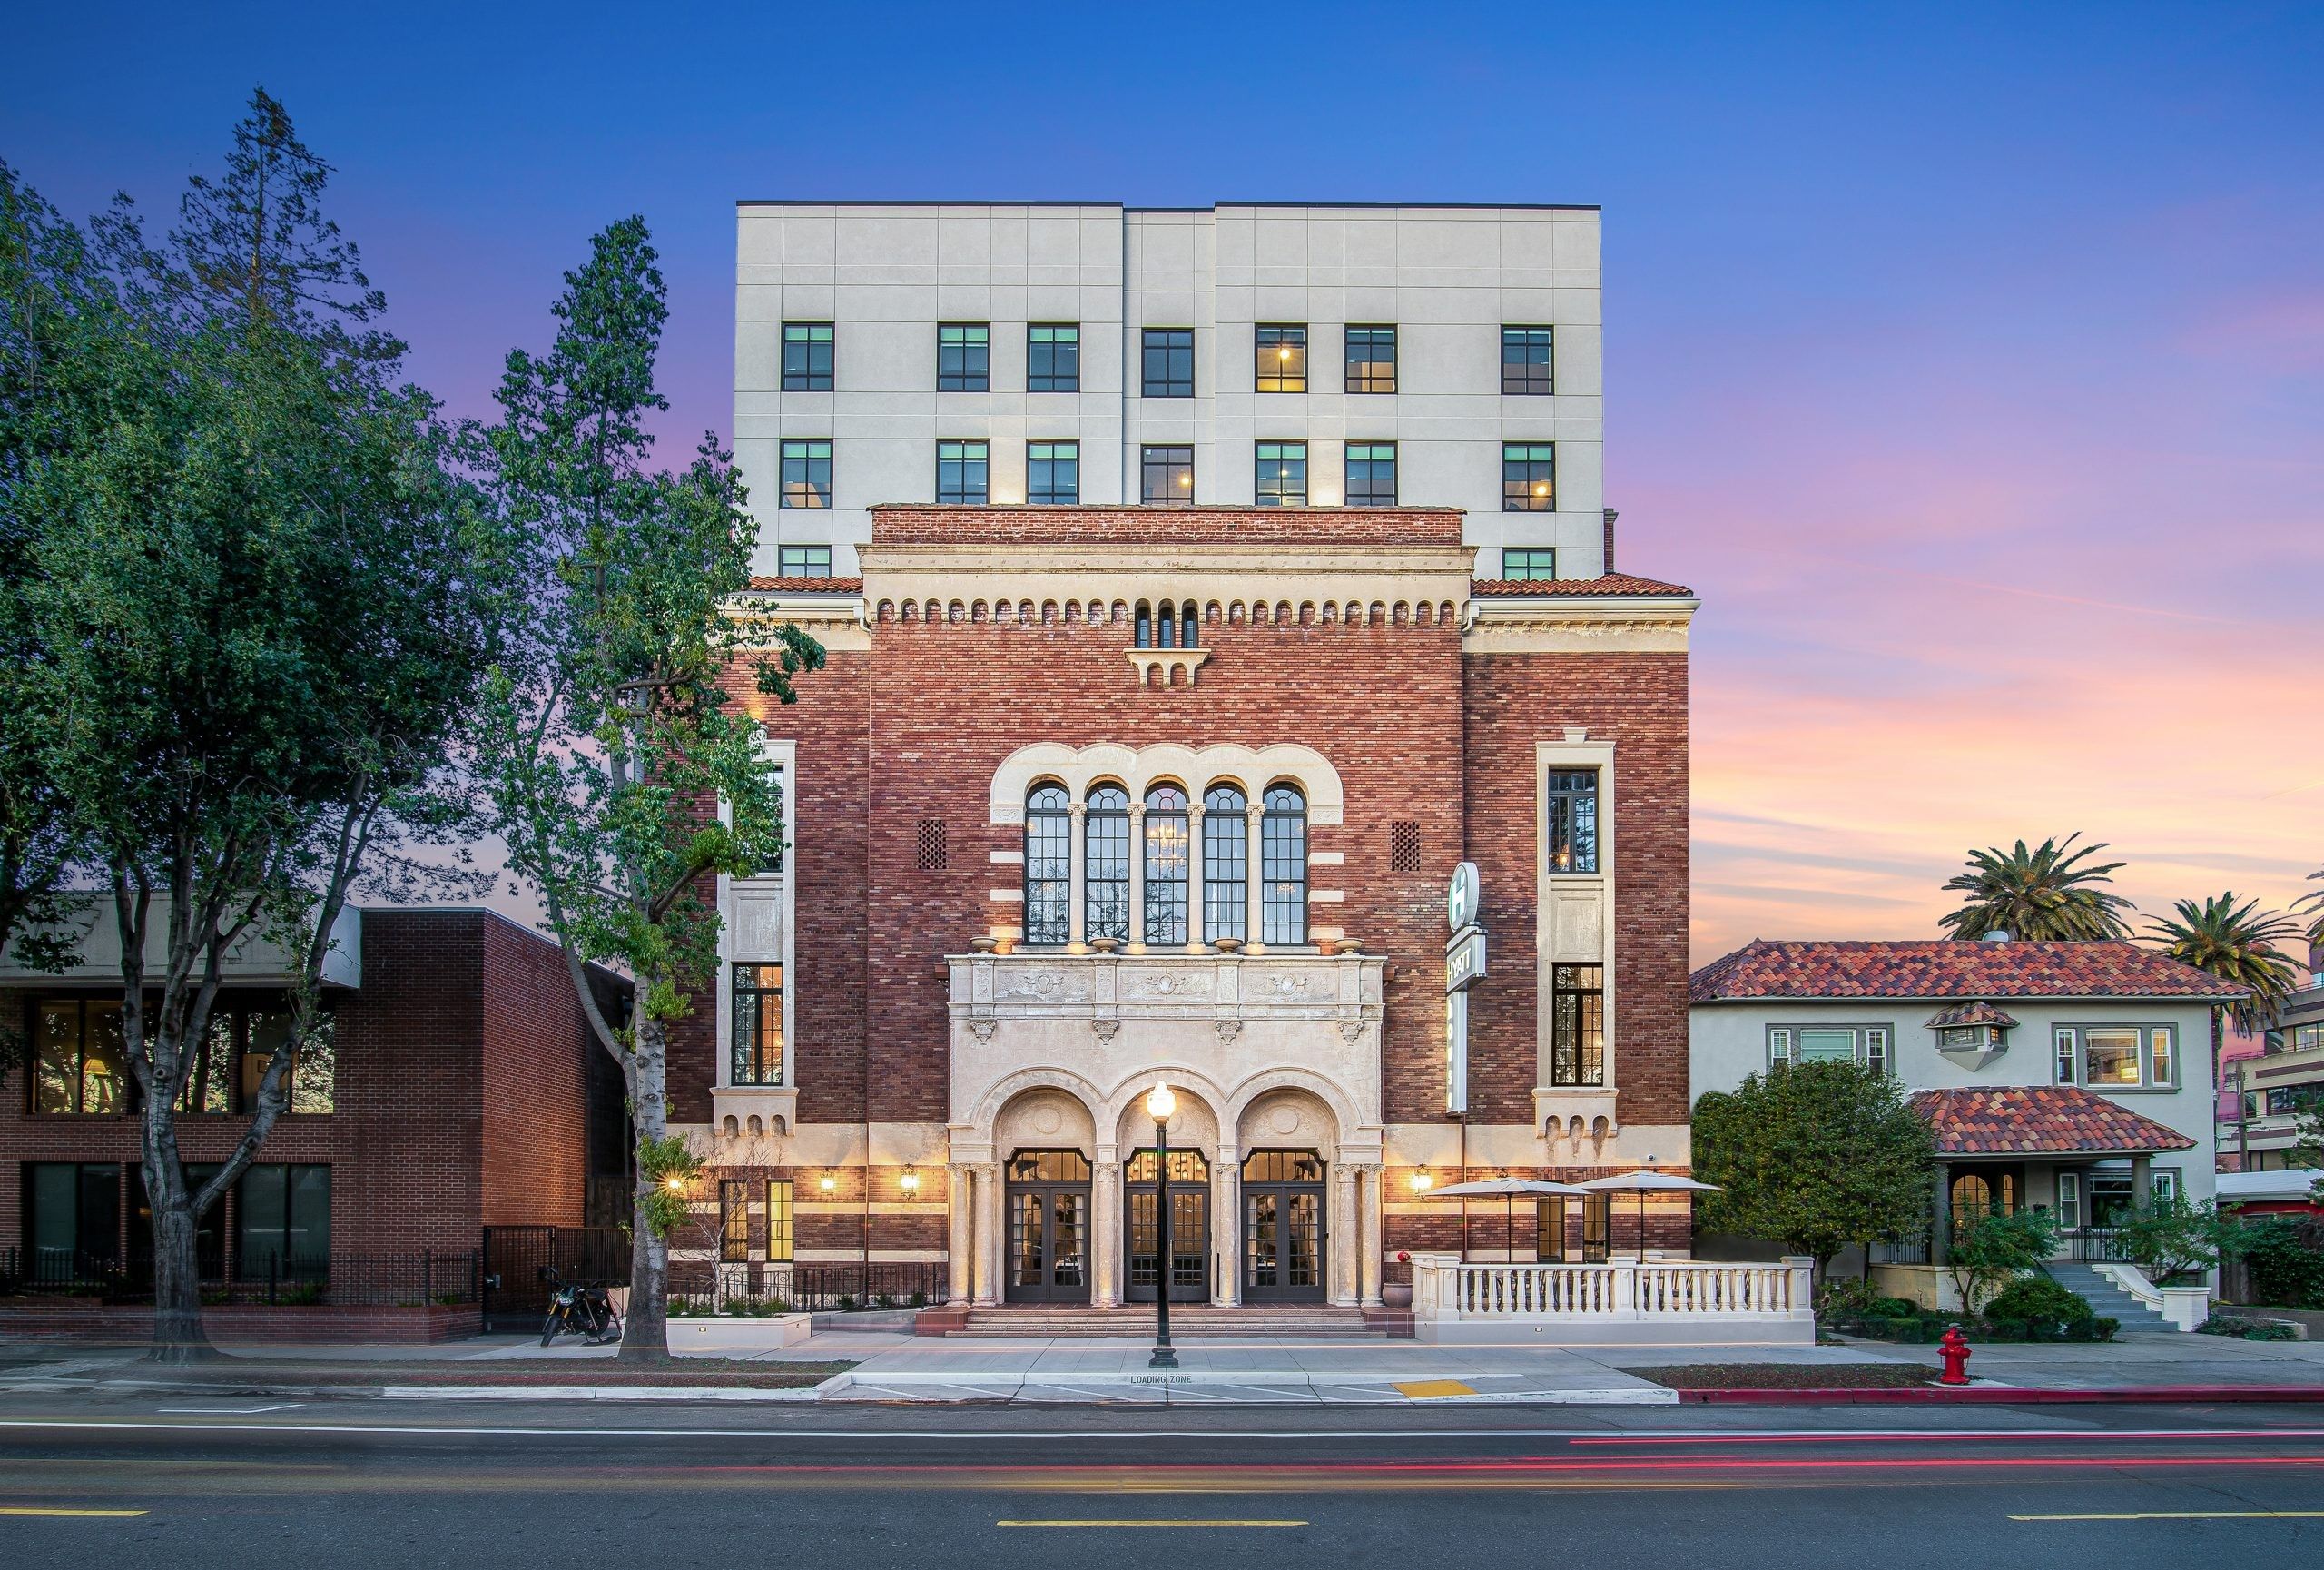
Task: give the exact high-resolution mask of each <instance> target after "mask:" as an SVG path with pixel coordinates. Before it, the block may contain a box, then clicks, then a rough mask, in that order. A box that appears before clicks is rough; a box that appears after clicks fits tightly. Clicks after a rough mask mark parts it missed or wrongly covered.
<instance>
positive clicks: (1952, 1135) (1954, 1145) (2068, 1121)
mask: <svg viewBox="0 0 2324 1570" xmlns="http://www.w3.org/2000/svg"><path fill="white" fill-rule="evenodd" d="M2241 995H2242V994H2241V991H2240V989H2239V988H2237V987H2234V986H2233V985H2231V984H2230V983H2227V982H2221V981H2219V980H2216V979H2215V978H2213V977H2211V976H2210V975H2207V974H2205V973H2203V972H2201V971H2198V970H2195V969H2193V968H2192V967H2191V966H2188V965H2184V964H2181V963H2178V962H2177V961H2175V960H2172V959H2169V958H2167V957H2165V956H2163V955H2162V954H2158V953H2154V952H2153V951H2152V950H2151V949H2145V948H2142V947H2140V946H2138V945H2137V944H2135V943H2027V942H2010V941H2007V940H1999V939H1997V940H1991V941H1987V942H1983V943H1962V942H1957V941H1951V940H1944V941H1931V942H1915V943H1769V942H1765V941H1758V940H1755V941H1753V942H1752V943H1747V944H1745V945H1744V946H1743V947H1742V948H1740V949H1738V950H1736V951H1735V952H1734V953H1731V954H1728V955H1726V956H1725V957H1724V958H1721V959H1718V960H1714V961H1712V962H1711V963H1709V964H1708V965H1705V966H1704V967H1703V968H1702V969H1700V970H1699V971H1697V972H1696V973H1694V975H1693V977H1692V979H1691V982H1690V983H1689V998H1690V1003H1691V1007H1690V1010H1689V1015H1690V1025H1689V1036H1690V1046H1691V1057H1692V1062H1693V1071H1694V1085H1693V1091H1694V1094H1695V1095H1697V1096H1700V1095H1702V1094H1703V1093H1705V1092H1706V1091H1731V1090H1733V1089H1735V1088H1736V1087H1737V1086H1738V1085H1740V1084H1741V1083H1742V1082H1743V1080H1744V1078H1745V1077H1746V1076H1747V1075H1749V1074H1751V1073H1753V1072H1755V1071H1759V1070H1763V1069H1766V1068H1768V1067H1769V1066H1771V1065H1773V1064H1776V1063H1780V1062H1786V1061H1790V1062H1813V1061H1823V1060H1829V1059H1848V1060H1853V1061H1856V1062H1859V1063H1867V1064H1871V1065H1875V1066H1877V1067H1879V1068H1880V1069H1882V1070H1883V1071H1886V1072H1887V1073H1889V1074H1892V1075H1894V1076H1896V1078H1897V1079H1898V1080H1899V1081H1902V1084H1903V1088H1904V1089H1905V1091H1906V1092H1907V1094H1908V1095H1909V1097H1910V1099H1911V1102H1912V1105H1913V1107H1914V1108H1915V1110H1916V1111H1919V1112H1920V1113H1921V1114H1922V1115H1923V1116H1924V1117H1925V1118H1927V1119H1928V1120H1929V1121H1930V1122H1931V1123H1932V1124H1933V1125H1934V1126H1935V1131H1936V1136H1937V1160H1938V1166H1937V1179H1936V1181H1935V1184H1934V1185H1933V1192H1932V1194H1931V1210H1932V1220H1935V1221H1943V1220H1945V1219H1948V1218H1950V1219H1957V1218H1961V1217H1965V1216H1967V1215H1969V1214H1973V1213H1975V1212H1980V1211H1984V1210H1993V1209H1995V1208H1999V1209H2004V1210H2025V1209H2032V1208H2039V1209H2044V1210H2049V1211H2051V1212H2052V1213H2053V1214H2054V1215H2055V1216H2056V1217H2057V1218H2058V1220H2059V1223H2060V1227H2061V1229H2062V1230H2063V1232H2064V1234H2065V1235H2066V1241H2065V1243H2064V1245H2063V1252H2064V1253H2066V1254H2068V1255H2070V1256H2072V1257H2075V1258H2082V1259H2100V1258H2104V1257H2105V1255H2106V1245H2107V1235H2108V1234H2109V1233H2110V1231H2111V1230H2112V1227H2113V1226H2114V1225H2115V1224H2116V1223H2117V1222H2118V1221H2119V1219H2120V1218H2121V1217H2122V1215H2123V1214H2124V1213H2125V1212H2126V1211H2128V1210H2130V1209H2131V1207H2132V1203H2133V1196H2135V1195H2137V1194H2138V1193H2140V1192H2142V1190H2152V1191H2153V1192H2154V1193H2156V1194H2162V1195H2167V1194H2172V1193H2181V1194H2185V1195H2186V1196H2187V1197H2188V1198H2190V1199H2191V1200H2199V1201H2200V1200H2207V1199H2210V1198H2211V1197H2212V1188H2213V1184H2212V1172H2211V1122H2212V1092H2211V1086H2212V1083H2213V1080H2212V1073H2211V1008H2212V1006H2213V1005H2214V1004H2215V1003H2221V1002H2231V1001H2232V1000H2234V999H2235V998H2237V997H2240V996H2241ZM1955 1224H1957V1220H1956V1221H1955ZM1949 1231H1950V1227H1949V1226H1948V1225H1935V1226H1933V1227H1932V1228H1931V1235H1930V1238H1929V1240H1928V1241H1927V1242H1926V1243H1925V1244H1920V1243H1912V1244H1905V1245H1899V1246H1897V1247H1896V1248H1895V1249H1878V1250H1876V1256H1875V1257H1876V1259H1884V1258H1885V1259H1891V1260H1893V1261H1894V1262H1896V1263H1900V1264H1920V1263H1925V1264H1932V1265H1941V1264H1942V1263H1943V1262H1944V1260H1945V1245H1946V1239H1947V1237H1948V1235H1949Z"/></svg>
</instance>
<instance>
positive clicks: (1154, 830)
mask: <svg viewBox="0 0 2324 1570" xmlns="http://www.w3.org/2000/svg"><path fill="white" fill-rule="evenodd" d="M1144 930H1145V933H1146V941H1147V943H1185V942H1186V941H1187V793H1186V792H1184V791H1182V790H1180V789H1179V788H1178V787H1177V785H1156V786H1155V787H1154V788H1153V789H1152V790H1149V791H1147V793H1146V915H1145V923H1144Z"/></svg>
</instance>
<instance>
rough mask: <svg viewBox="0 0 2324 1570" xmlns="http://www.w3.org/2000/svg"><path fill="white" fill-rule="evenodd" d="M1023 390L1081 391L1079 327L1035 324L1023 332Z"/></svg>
mask: <svg viewBox="0 0 2324 1570" xmlns="http://www.w3.org/2000/svg"><path fill="white" fill-rule="evenodd" d="M1025 390H1026V391H1028V392H1078V391H1080V390H1081V324H1080V323H1079V322H1078V321H1036V322H1034V323H1032V324H1031V325H1030V326H1029V327H1027V328H1026V329H1025Z"/></svg>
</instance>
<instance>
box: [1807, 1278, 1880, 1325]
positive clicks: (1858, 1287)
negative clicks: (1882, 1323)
mask: <svg viewBox="0 0 2324 1570" xmlns="http://www.w3.org/2000/svg"><path fill="white" fill-rule="evenodd" d="M1882 1301H1885V1299H1884V1298H1882V1297H1881V1296H1880V1289H1879V1288H1877V1287H1876V1286H1874V1285H1873V1284H1872V1283H1871V1282H1870V1281H1868V1280H1866V1279H1864V1278H1863V1277H1861V1276H1838V1277H1832V1276H1827V1277H1826V1278H1825V1279H1824V1283H1823V1285H1822V1286H1820V1287H1817V1289H1816V1318H1818V1319H1820V1320H1823V1321H1825V1322H1826V1323H1827V1324H1829V1323H1834V1322H1837V1321H1838V1320H1841V1319H1856V1318H1863V1317H1865V1316H1866V1315H1867V1314H1876V1313H1878V1312H1879V1310H1878V1309H1877V1308H1875V1307H1874V1306H1873V1305H1875V1304H1876V1303H1879V1302H1882Z"/></svg>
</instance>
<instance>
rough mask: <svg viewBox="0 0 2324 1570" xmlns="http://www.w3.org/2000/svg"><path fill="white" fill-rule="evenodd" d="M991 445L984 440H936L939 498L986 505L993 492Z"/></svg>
mask: <svg viewBox="0 0 2324 1570" xmlns="http://www.w3.org/2000/svg"><path fill="white" fill-rule="evenodd" d="M989 471H990V459H989V449H988V448H987V446H986V444H985V443H983V442H981V441H940V442H938V443H937V444H936V499H937V500H938V501H939V502H950V503H954V504H956V505H959V506H961V507H982V506H983V505H984V504H985V498H986V496H987V495H988V494H990V492H989V489H988V487H989V479H988V476H989Z"/></svg>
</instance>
